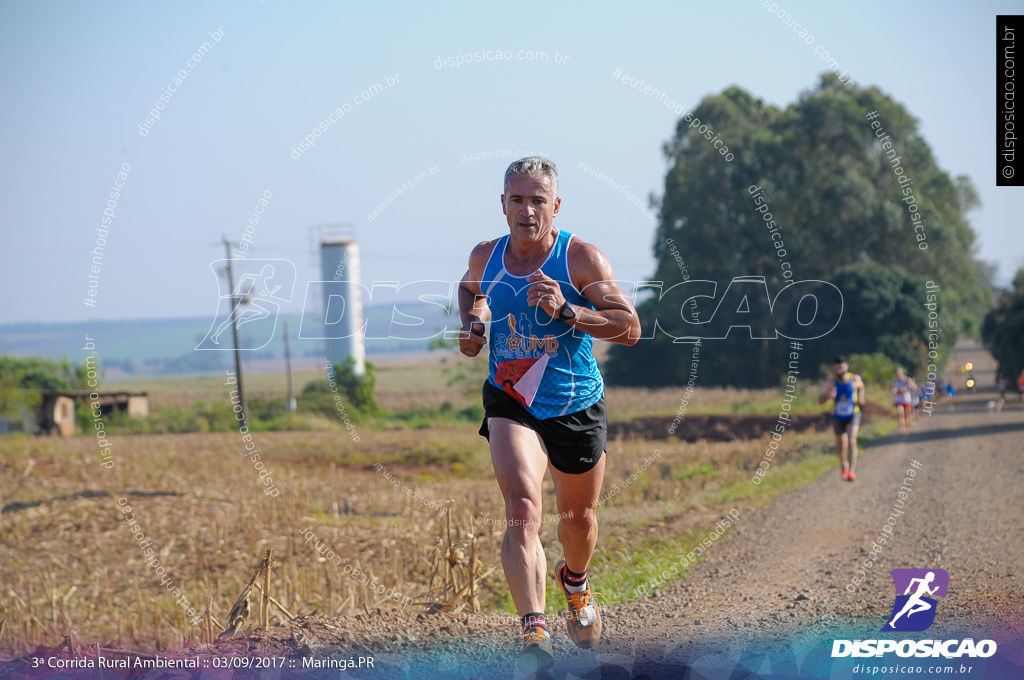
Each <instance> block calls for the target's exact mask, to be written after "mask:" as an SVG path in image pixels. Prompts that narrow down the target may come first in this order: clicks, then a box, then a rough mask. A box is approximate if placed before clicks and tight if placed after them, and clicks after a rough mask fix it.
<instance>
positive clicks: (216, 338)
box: [196, 260, 295, 350]
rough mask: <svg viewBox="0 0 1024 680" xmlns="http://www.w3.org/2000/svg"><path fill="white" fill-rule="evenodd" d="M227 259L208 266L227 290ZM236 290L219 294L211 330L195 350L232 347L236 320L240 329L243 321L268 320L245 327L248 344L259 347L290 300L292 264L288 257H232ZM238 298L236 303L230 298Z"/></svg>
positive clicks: (293, 266)
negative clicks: (225, 274) (232, 326)
mask: <svg viewBox="0 0 1024 680" xmlns="http://www.w3.org/2000/svg"><path fill="white" fill-rule="evenodd" d="M226 264H227V260H215V261H214V262H211V263H210V269H212V270H213V272H214V274H216V275H217V279H218V285H219V286H223V288H222V290H225V291H226V290H227V277H226V276H221V274H222V273H223V271H224V266H225V265H226ZM231 264H232V267H233V268H234V270H235V271H234V273H235V276H236V277H237V278H238V281H237V283H236V284H235V289H234V290H232V291H228V292H227V293H226V294H224V293H222V294H221V296H220V298H219V300H218V302H217V315H216V316H215V317H214V319H213V323H212V324H211V326H210V330H209V331H208V332H207V333H206V337H204V338H203V340H202V342H200V343H199V344H198V345H197V346H196V349H214V350H216V349H222V350H233V349H234V348H235V347H234V343H233V342H232V338H231V322H232V320H233V319H237V322H238V327H239V330H241V328H242V327H243V326H244V325H245V324H251V323H252V322H253V321H263V320H264V319H268V320H269V322H268V323H261V324H253V325H251V326H249V328H247V329H246V332H247V336H248V340H249V344H250V345H251V346H250V347H242V348H240V349H261V348H263V347H266V346H267V343H269V342H270V340H271V339H272V338H273V337H274V331H275V330H276V328H277V315H278V312H279V311H280V309H281V304H282V303H289V302H291V300H292V291H293V289H294V288H295V265H294V264H292V263H291V261H289V260H232V261H231ZM235 300H237V304H233V301H235Z"/></svg>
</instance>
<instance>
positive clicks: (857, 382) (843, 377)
mask: <svg viewBox="0 0 1024 680" xmlns="http://www.w3.org/2000/svg"><path fill="white" fill-rule="evenodd" d="M832 368H833V370H834V371H835V378H834V379H832V380H827V381H825V384H824V385H823V386H822V388H821V394H819V395H818V403H819V404H824V403H825V402H826V401H828V400H829V399H834V400H835V406H834V408H833V409H832V430H833V431H834V432H835V433H836V450H837V451H838V453H839V464H840V465H841V466H842V471H841V473H842V478H843V480H844V481H847V482H852V481H854V480H855V479H857V475H856V474H855V473H854V471H853V469H854V468H855V467H857V431H858V430H859V429H860V409H861V406H863V405H864V403H865V398H864V396H865V389H864V381H863V380H861V379H860V376H859V375H857V374H856V373H850V362H849V361H847V359H846V357H845V356H842V355H840V356H838V357H836V358H835V360H834V361H833V362H832ZM847 451H849V459H847Z"/></svg>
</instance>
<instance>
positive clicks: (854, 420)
mask: <svg viewBox="0 0 1024 680" xmlns="http://www.w3.org/2000/svg"><path fill="white" fill-rule="evenodd" d="M850 425H860V411H857V412H856V413H854V414H853V416H852V417H850V418H847V419H846V420H840V419H839V418H836V417H834V416H833V418H832V431H833V432H835V433H836V434H837V435H840V434H846V431H847V430H848V429H850Z"/></svg>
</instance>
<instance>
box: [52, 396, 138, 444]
mask: <svg viewBox="0 0 1024 680" xmlns="http://www.w3.org/2000/svg"><path fill="white" fill-rule="evenodd" d="M41 394H42V397H43V399H42V403H41V406H40V409H39V411H40V414H39V416H40V417H39V423H38V425H39V432H40V433H41V434H59V435H60V436H62V437H71V436H74V434H75V407H76V406H77V405H81V406H82V407H83V408H85V409H87V410H88V411H89V412H90V413H92V412H94V411H96V410H97V406H96V405H98V410H99V412H100V414H101V415H107V414H109V413H127V414H128V415H129V416H130V417H132V418H145V417H146V416H148V415H149V394H148V393H146V392H129V391H123V390H120V391H115V390H97V391H95V392H92V391H90V390H41ZM94 404H95V405H94Z"/></svg>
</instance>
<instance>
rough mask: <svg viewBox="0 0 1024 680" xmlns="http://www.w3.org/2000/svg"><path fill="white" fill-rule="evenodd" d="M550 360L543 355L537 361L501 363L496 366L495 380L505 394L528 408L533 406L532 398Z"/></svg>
mask: <svg viewBox="0 0 1024 680" xmlns="http://www.w3.org/2000/svg"><path fill="white" fill-rule="evenodd" d="M550 358H551V357H550V356H549V355H547V354H543V355H541V357H540V358H539V359H515V360H513V361H502V362H500V363H499V364H498V371H497V374H496V375H495V378H496V379H497V381H498V383H499V384H500V385H501V389H502V390H504V392H505V394H507V395H509V396H510V397H512V398H513V399H515V400H516V401H518V402H519V403H520V404H522V405H523V406H526V407H530V406H532V405H533V398H534V397H536V396H537V390H538V389H539V388H540V383H541V380H542V379H543V377H544V371H545V370H546V369H547V366H548V360H549V359H550Z"/></svg>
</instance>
